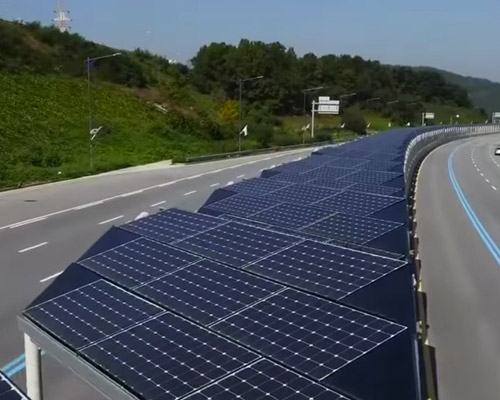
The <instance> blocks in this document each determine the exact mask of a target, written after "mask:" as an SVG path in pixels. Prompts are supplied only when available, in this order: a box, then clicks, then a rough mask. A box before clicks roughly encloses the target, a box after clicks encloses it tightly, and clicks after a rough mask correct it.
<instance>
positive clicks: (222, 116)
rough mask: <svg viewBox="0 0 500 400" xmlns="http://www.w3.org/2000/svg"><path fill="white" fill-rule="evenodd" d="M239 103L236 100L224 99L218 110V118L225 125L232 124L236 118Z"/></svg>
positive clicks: (237, 116) (238, 111)
mask: <svg viewBox="0 0 500 400" xmlns="http://www.w3.org/2000/svg"><path fill="white" fill-rule="evenodd" d="M239 113H240V105H239V104H238V102H237V101H236V100H226V101H225V102H224V103H223V104H222V107H221V109H220V111H219V120H220V121H221V123H223V124H226V125H234V123H235V122H236V121H237V120H238V118H239Z"/></svg>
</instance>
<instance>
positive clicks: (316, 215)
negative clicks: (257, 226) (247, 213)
mask: <svg viewBox="0 0 500 400" xmlns="http://www.w3.org/2000/svg"><path fill="white" fill-rule="evenodd" d="M331 214H332V213H331V212H330V211H326V210H323V209H321V208H314V207H303V206H299V205H295V204H280V205H278V206H276V207H272V208H269V209H267V210H265V211H262V212H260V213H257V214H254V215H252V216H251V217H250V218H251V219H252V220H256V221H259V222H264V223H268V224H271V225H278V226H282V227H284V228H290V229H299V228H301V227H303V226H306V225H309V224H312V223H314V222H316V221H319V220H320V219H322V218H326V217H328V216H329V215H331Z"/></svg>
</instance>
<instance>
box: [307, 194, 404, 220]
mask: <svg viewBox="0 0 500 400" xmlns="http://www.w3.org/2000/svg"><path fill="white" fill-rule="evenodd" d="M400 201H401V199H400V198H398V197H389V196H379V195H376V194H370V193H361V192H353V191H350V190H346V191H344V192H341V193H340V194H338V195H336V196H333V197H329V198H328V199H326V200H323V201H320V202H317V203H314V206H315V207H320V208H325V209H327V210H330V211H338V212H342V213H346V214H353V215H359V216H367V215H370V214H373V213H375V212H377V211H380V210H383V209H384V208H387V207H389V206H391V205H393V204H396V203H398V202H400Z"/></svg>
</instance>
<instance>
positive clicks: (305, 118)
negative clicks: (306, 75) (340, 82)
mask: <svg viewBox="0 0 500 400" xmlns="http://www.w3.org/2000/svg"><path fill="white" fill-rule="evenodd" d="M323 89H325V87H324V86H318V87H314V88H309V89H304V90H302V92H303V93H304V121H305V125H304V129H302V144H304V143H305V142H306V139H305V133H306V129H305V127H306V126H307V94H308V93H311V92H317V91H319V90H323Z"/></svg>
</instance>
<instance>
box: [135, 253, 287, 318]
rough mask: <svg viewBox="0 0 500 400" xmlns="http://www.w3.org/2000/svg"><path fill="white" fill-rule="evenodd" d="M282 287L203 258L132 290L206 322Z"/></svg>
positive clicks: (238, 308) (187, 315)
mask: <svg viewBox="0 0 500 400" xmlns="http://www.w3.org/2000/svg"><path fill="white" fill-rule="evenodd" d="M282 289H283V287H282V286H280V285H277V284H274V283H272V282H270V281H267V280H265V279H260V278H258V277H256V276H253V275H250V274H247V273H245V272H242V271H240V270H237V269H234V268H231V267H226V266H224V265H221V264H218V263H215V262H212V261H209V260H203V261H200V262H198V263H196V264H194V265H191V266H189V267H187V268H184V269H182V270H179V271H177V272H175V273H173V274H170V275H168V276H166V277H163V278H160V279H157V280H155V281H153V282H151V283H149V284H147V285H144V286H141V287H140V288H138V289H136V290H137V291H138V292H139V293H141V294H142V295H144V296H146V297H148V298H149V299H151V300H153V301H155V302H157V303H159V304H161V305H162V306H165V307H167V308H168V309H170V310H173V311H176V312H178V313H179V314H182V315H184V316H185V317H188V318H190V319H193V320H195V321H197V322H199V323H201V324H203V325H209V324H211V323H213V322H215V321H217V320H219V319H221V318H224V317H226V316H228V315H229V314H231V313H234V312H236V311H239V310H241V309H242V308H244V307H246V306H248V305H250V304H252V303H254V302H256V301H258V300H261V299H263V298H265V297H267V296H269V295H270V294H272V293H275V292H277V291H279V290H282Z"/></svg>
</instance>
